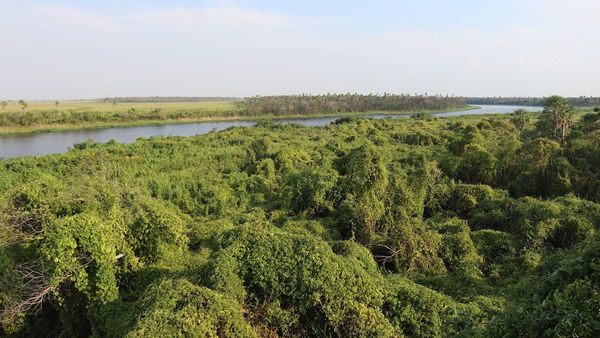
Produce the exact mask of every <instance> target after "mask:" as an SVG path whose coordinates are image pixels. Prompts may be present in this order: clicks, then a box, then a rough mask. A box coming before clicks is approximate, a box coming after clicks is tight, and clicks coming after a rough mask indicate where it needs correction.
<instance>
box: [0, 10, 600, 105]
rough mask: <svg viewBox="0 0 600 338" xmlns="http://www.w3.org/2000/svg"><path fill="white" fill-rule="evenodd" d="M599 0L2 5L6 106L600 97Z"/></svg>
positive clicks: (1, 85)
mask: <svg viewBox="0 0 600 338" xmlns="http://www.w3.org/2000/svg"><path fill="white" fill-rule="evenodd" d="M599 13H600V1H598V0H568V1H567V0H519V1H517V0H503V1H494V0H488V1H481V0H445V1H444V0H420V1H414V0H411V1H403V0H369V1H367V0H320V1H316V0H295V1H284V0H247V1H244V0H239V1H236V0H231V1H225V0H221V1H214V0H213V1H210V0H209V1H191V0H189V1H183V0H180V1H178V0H171V1H167V0H151V1H148V0H145V1H142V0H137V1H135V0H134V1H123V0H120V1H117V0H108V1H106V0H105V1H81V0H80V1H68V0H63V1H52V0H48V1H29V0H19V1H6V0H0V98H10V99H19V98H25V99H46V98H47V99H52V98H56V99H65V98H95V97H104V96H149V95H173V96H183V95H190V96H191V95H195V96H217V95H218V96H228V95H231V96H248V95H256V94H290V93H326V92H360V93H370V92H373V93H377V92H379V93H382V92H393V93H424V92H428V93H430V94H436V93H440V94H455V95H477V96H481V95H502V96H546V95H551V94H561V95H567V96H579V95H595V96H598V95H600V14H599Z"/></svg>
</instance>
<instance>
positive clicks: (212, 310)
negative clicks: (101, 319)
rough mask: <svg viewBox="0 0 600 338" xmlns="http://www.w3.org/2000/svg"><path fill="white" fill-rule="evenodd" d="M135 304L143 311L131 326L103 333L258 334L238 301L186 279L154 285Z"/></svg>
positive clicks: (250, 335) (130, 334)
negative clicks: (120, 330)
mask: <svg viewBox="0 0 600 338" xmlns="http://www.w3.org/2000/svg"><path fill="white" fill-rule="evenodd" d="M132 307H133V308H134V309H136V310H138V311H140V316H139V317H137V318H136V320H135V324H134V325H132V327H131V329H129V330H128V331H127V332H113V327H111V326H110V325H109V326H107V329H108V330H109V331H108V332H105V333H104V334H106V335H107V336H112V337H118V336H124V337H258V335H257V333H256V332H255V330H254V329H253V328H252V326H250V324H249V323H248V322H246V320H245V319H244V313H243V309H242V307H241V306H240V305H239V304H237V303H236V302H235V300H233V299H230V298H227V297H225V296H223V295H221V294H219V293H218V292H215V291H213V290H210V289H208V288H206V287H202V286H197V285H194V284H192V283H190V282H189V281H187V280H181V279H179V280H165V281H162V282H158V283H156V284H154V285H151V286H150V287H149V288H148V290H146V291H145V292H144V295H143V296H142V298H141V299H140V300H139V301H138V302H137V303H136V304H134V305H133V306H132ZM113 320H117V318H113ZM117 327H118V326H117Z"/></svg>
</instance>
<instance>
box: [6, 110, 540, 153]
mask: <svg viewBox="0 0 600 338" xmlns="http://www.w3.org/2000/svg"><path fill="white" fill-rule="evenodd" d="M478 106H479V107H481V108H479V109H473V110H467V111H452V112H443V113H433V114H432V115H433V116H435V117H451V116H463V115H485V114H508V113H512V112H513V111H514V110H515V109H518V108H523V109H526V110H529V111H541V110H542V108H541V107H524V106H499V105H478ZM361 117H363V118H372V119H382V118H406V117H408V115H388V114H373V115H363V116H361ZM337 119H339V117H311V118H296V119H284V120H277V122H278V123H298V124H302V125H305V126H309V127H317V126H324V125H327V124H329V123H331V122H334V121H335V120H337ZM254 124H256V123H255V122H252V121H225V122H199V123H186V124H167V125H149V126H136V127H120V128H119V127H117V128H101V129H87V130H66V131H59V132H51V133H29V134H15V135H0V158H13V157H19V156H41V155H48V154H55V153H63V152H65V151H67V150H69V149H70V148H72V147H73V145H75V144H77V143H83V142H86V141H88V140H92V141H94V142H108V141H110V140H115V141H117V142H120V143H132V142H134V141H135V140H137V139H138V138H140V137H151V136H193V135H198V134H205V133H208V132H210V131H212V130H223V129H227V128H229V127H251V126H253V125H254Z"/></svg>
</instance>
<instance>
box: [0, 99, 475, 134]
mask: <svg viewBox="0 0 600 338" xmlns="http://www.w3.org/2000/svg"><path fill="white" fill-rule="evenodd" d="M480 108H481V107H480V106H477V105H467V106H465V107H458V108H448V109H443V110H421V111H370V112H346V113H344V112H340V113H333V114H310V115H263V116H228V117H223V116H215V117H202V118H187V119H186V118H184V119H164V120H135V121H127V122H92V123H85V124H84V123H81V124H56V125H52V124H45V125H34V126H27V127H4V128H0V136H5V135H31V134H40V133H58V132H63V131H77V130H94V129H107V128H128V127H140V126H161V125H176V124H193V123H203V122H206V123H208V122H237V121H240V122H243V121H249V122H261V121H278V120H287V119H312V118H327V117H339V118H344V117H362V116H371V115H390V116H393V115H414V114H435V113H446V112H461V111H469V110H476V109H480Z"/></svg>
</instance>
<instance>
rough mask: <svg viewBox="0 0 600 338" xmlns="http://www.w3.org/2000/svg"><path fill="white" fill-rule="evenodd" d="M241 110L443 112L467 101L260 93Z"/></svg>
mask: <svg viewBox="0 0 600 338" xmlns="http://www.w3.org/2000/svg"><path fill="white" fill-rule="evenodd" d="M239 105H240V110H241V111H244V112H246V114H247V115H250V116H257V115H310V114H331V113H342V112H368V111H386V112H397V111H406V112H408V111H413V112H414V111H439V110H448V109H456V108H462V107H465V103H464V102H463V100H461V99H459V98H455V97H442V96H423V95H416V96H412V95H404V94H401V95H396V94H383V95H375V94H370V95H360V94H327V95H291V96H256V97H250V98H245V99H244V101H241V102H239Z"/></svg>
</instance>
